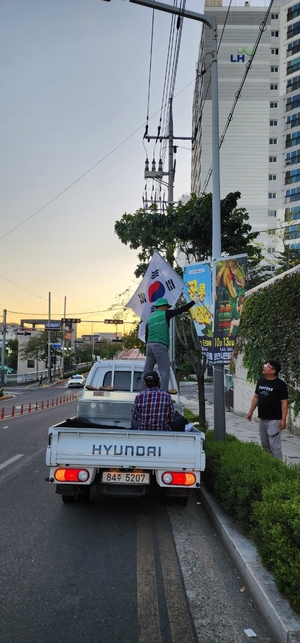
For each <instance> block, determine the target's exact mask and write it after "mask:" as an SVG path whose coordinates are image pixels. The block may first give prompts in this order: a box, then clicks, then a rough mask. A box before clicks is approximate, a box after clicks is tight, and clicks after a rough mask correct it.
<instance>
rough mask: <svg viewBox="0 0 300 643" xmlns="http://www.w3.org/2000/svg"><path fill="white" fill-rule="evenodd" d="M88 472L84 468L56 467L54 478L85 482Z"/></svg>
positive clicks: (64, 480) (59, 480)
mask: <svg viewBox="0 0 300 643" xmlns="http://www.w3.org/2000/svg"><path fill="white" fill-rule="evenodd" d="M89 477H90V474H89V472H88V471H87V470H86V469H69V467H68V468H67V469H63V468H60V469H56V471H55V472H54V478H55V480H57V481H58V482H87V480H88V479H89Z"/></svg>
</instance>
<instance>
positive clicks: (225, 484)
mask: <svg viewBox="0 0 300 643" xmlns="http://www.w3.org/2000/svg"><path fill="white" fill-rule="evenodd" d="M205 451H206V470H205V472H204V475H203V478H204V480H205V483H206V486H207V488H208V489H209V490H210V491H211V492H212V493H213V494H214V495H215V496H216V499H217V500H218V502H219V504H220V506H221V507H222V508H223V509H224V510H225V511H226V512H227V513H228V514H229V515H230V516H232V517H233V518H234V519H235V520H236V521H237V522H238V523H239V524H240V525H241V527H242V529H243V531H244V533H245V535H246V536H248V537H250V538H252V540H253V541H254V542H255V543H256V545H257V547H258V551H259V553H260V555H261V557H262V561H263V563H264V564H265V565H266V567H268V569H269V570H270V571H271V572H272V573H273V574H274V578H275V581H276V584H277V587H278V589H279V590H280V591H281V592H282V594H283V595H284V596H286V597H287V598H288V599H289V601H290V604H291V606H292V607H293V608H294V609H295V610H296V611H297V612H298V613H300V467H299V466H293V467H292V466H287V465H286V464H284V463H283V462H281V461H280V460H278V459H276V458H273V457H272V456H271V455H269V454H268V453H266V452H264V451H263V450H262V449H261V447H260V446H258V445H257V444H254V443H246V442H240V441H239V440H238V439H237V438H235V437H234V436H231V435H227V437H226V441H225V442H215V441H214V434H213V432H212V431H207V432H206V439H205Z"/></svg>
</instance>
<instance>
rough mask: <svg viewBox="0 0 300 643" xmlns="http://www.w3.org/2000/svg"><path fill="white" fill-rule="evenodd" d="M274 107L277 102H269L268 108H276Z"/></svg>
mask: <svg viewBox="0 0 300 643" xmlns="http://www.w3.org/2000/svg"><path fill="white" fill-rule="evenodd" d="M276 107H278V103H277V102H275V103H274V101H271V102H270V108H271V109H276Z"/></svg>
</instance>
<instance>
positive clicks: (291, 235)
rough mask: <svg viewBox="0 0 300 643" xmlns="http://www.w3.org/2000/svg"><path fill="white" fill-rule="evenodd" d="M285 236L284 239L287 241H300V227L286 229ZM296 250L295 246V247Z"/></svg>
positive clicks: (294, 226) (293, 226) (292, 226)
mask: <svg viewBox="0 0 300 643" xmlns="http://www.w3.org/2000/svg"><path fill="white" fill-rule="evenodd" d="M284 232H285V234H284V238H285V239H299V237H300V226H299V225H291V226H288V227H287V228H285V231H284ZM293 248H294V246H293Z"/></svg>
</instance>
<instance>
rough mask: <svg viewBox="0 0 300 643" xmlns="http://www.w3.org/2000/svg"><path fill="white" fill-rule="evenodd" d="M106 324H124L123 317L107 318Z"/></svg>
mask: <svg viewBox="0 0 300 643" xmlns="http://www.w3.org/2000/svg"><path fill="white" fill-rule="evenodd" d="M104 323H105V324H124V321H123V319H105V320H104Z"/></svg>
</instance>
